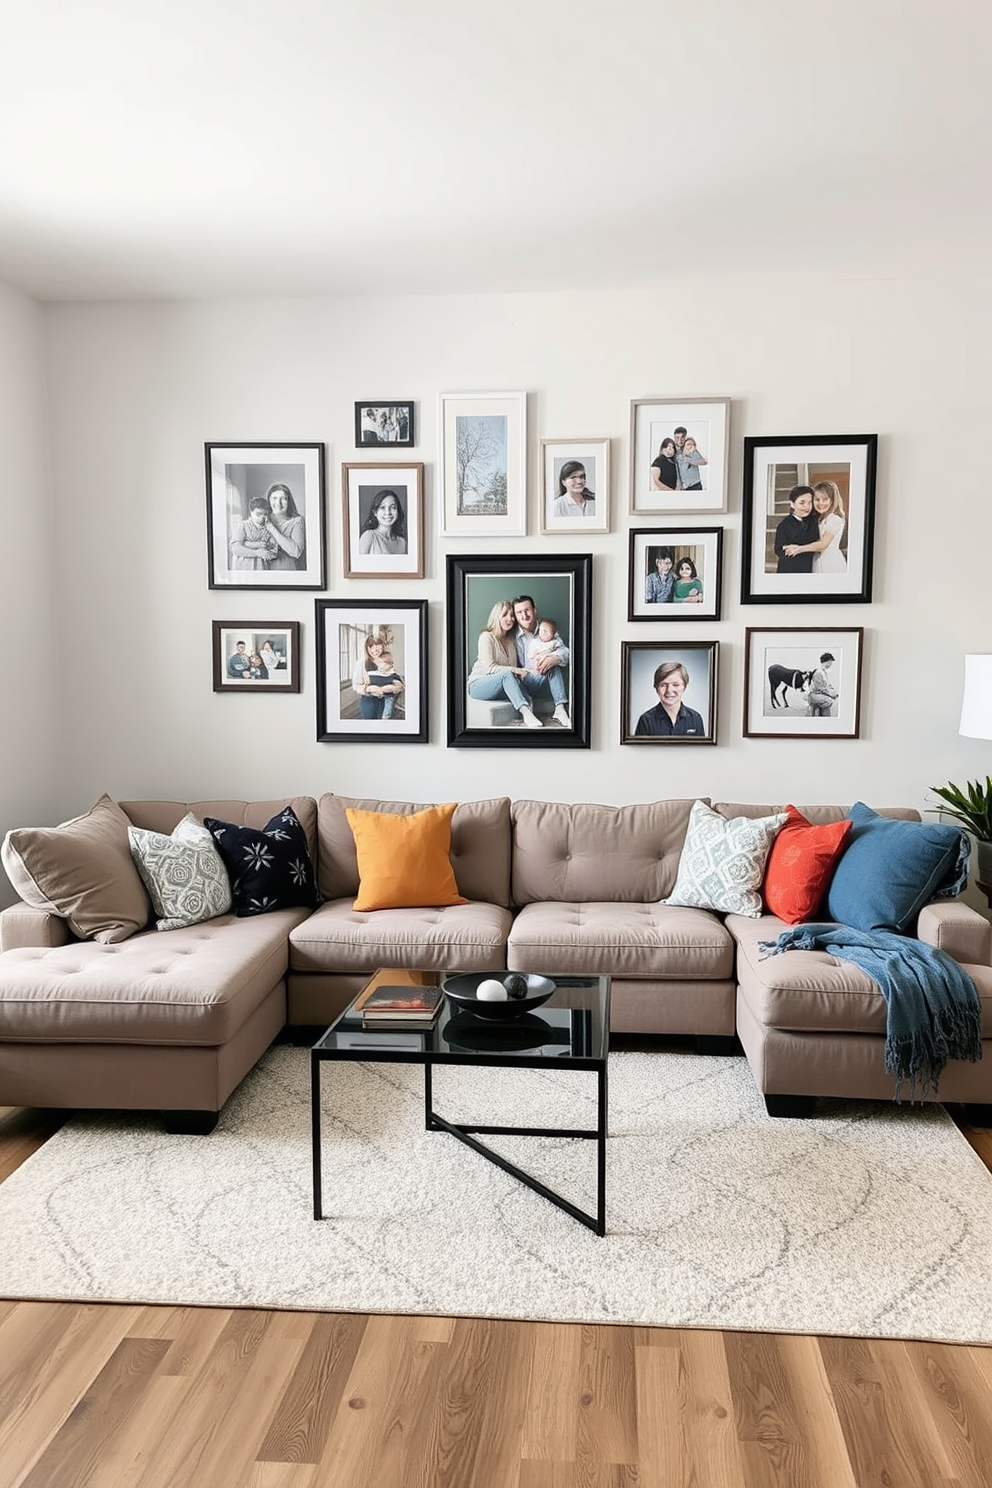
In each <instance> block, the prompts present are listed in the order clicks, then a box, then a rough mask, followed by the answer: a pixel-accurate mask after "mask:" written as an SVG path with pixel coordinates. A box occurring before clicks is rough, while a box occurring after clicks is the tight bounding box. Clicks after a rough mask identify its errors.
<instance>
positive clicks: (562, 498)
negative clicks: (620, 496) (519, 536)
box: [541, 439, 610, 534]
mask: <svg viewBox="0 0 992 1488" xmlns="http://www.w3.org/2000/svg"><path fill="white" fill-rule="evenodd" d="M609 530H610V441H609V440H608V439H542V440H541V531H542V532H546V533H548V534H551V533H555V532H563V533H572V532H575V533H582V532H584V533H587V534H589V533H597V532H609Z"/></svg>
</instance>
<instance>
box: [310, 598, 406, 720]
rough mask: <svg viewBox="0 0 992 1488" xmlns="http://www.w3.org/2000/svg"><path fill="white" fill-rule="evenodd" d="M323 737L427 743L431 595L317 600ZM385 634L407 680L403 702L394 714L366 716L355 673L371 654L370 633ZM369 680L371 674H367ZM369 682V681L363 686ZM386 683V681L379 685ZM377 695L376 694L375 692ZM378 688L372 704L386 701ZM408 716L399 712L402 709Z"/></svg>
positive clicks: (398, 671)
mask: <svg viewBox="0 0 992 1488" xmlns="http://www.w3.org/2000/svg"><path fill="white" fill-rule="evenodd" d="M314 615H315V619H316V622H317V742H318V743H319V744H343V743H352V744H387V743H388V744H426V743H427V742H428V713H427V600H426V599H368V600H354V601H352V600H347V599H316V600H314ZM374 635H379V636H382V637H383V638H384V639H385V641H386V644H387V646H388V647H389V651H390V653H391V654H392V657H393V663H392V668H393V671H394V672H395V675H396V676H397V677H398V678H400V679H401V681H402V694H401V695H402V703H401V704H400V709H399V712H398V713H397V714H396V715H395V716H393V717H384V716H381V713H380V716H376V717H369V716H363V713H362V705H363V699H362V698H361V697H359V695H358V694H357V693H356V692H355V690H354V678H355V675H356V673H357V671H358V668H359V667H360V666H361V663H362V660H363V656H364V655H366V654H367V652H365V650H364V649H363V648H364V642H365V640H366V639H367V638H369V637H371V636H374ZM366 680H367V679H366ZM364 686H365V684H364V683H363V690H364ZM378 686H379V687H380V688H382V687H383V686H387V690H388V685H386V684H378ZM370 696H371V695H370ZM384 696H385V693H384V692H383V691H381V690H380V691H378V692H377V693H376V694H375V695H374V696H373V697H372V705H375V704H376V703H381V702H382V700H383V697H384ZM400 712H401V713H402V716H399V713H400Z"/></svg>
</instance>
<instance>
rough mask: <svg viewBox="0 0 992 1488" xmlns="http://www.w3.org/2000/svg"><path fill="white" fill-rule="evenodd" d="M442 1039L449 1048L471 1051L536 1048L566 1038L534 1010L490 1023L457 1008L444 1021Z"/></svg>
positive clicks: (563, 1041)
mask: <svg viewBox="0 0 992 1488" xmlns="http://www.w3.org/2000/svg"><path fill="white" fill-rule="evenodd" d="M444 1041H445V1043H446V1044H450V1046H451V1048H452V1049H464V1050H465V1051H466V1053H471V1054H522V1053H524V1051H525V1050H527V1049H540V1048H541V1046H542V1045H543V1044H557V1043H560V1044H567V1043H568V1038H567V1037H564V1036H563V1035H562V1030H561V1029H560V1028H553V1027H552V1026H551V1024H550V1023H549V1022H548V1020H547V1018H541V1017H539V1016H538V1014H537V1013H524V1014H523V1015H522V1016H521V1017H519V1018H514V1019H512V1020H511V1021H510V1022H507V1023H493V1022H492V1020H491V1019H489V1020H487V1019H485V1018H476V1017H474V1016H473V1014H472V1013H466V1012H458V1013H456V1014H455V1016H454V1017H453V1018H449V1019H448V1021H447V1023H446V1024H445V1028H444Z"/></svg>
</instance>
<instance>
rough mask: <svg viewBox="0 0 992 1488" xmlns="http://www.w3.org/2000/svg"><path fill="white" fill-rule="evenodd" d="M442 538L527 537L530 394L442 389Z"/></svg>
mask: <svg viewBox="0 0 992 1488" xmlns="http://www.w3.org/2000/svg"><path fill="white" fill-rule="evenodd" d="M440 413H441V427H440V431H439V449H440V459H439V461H438V489H439V492H440V501H441V520H440V534H441V536H442V537H523V535H524V533H525V532H526V530H527V394H526V393H442V394H441V410H440Z"/></svg>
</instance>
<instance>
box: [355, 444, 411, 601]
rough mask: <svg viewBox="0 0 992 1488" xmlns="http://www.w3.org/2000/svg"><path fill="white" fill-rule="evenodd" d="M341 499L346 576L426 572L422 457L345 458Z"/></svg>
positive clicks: (389, 576) (407, 575)
mask: <svg viewBox="0 0 992 1488" xmlns="http://www.w3.org/2000/svg"><path fill="white" fill-rule="evenodd" d="M341 501H342V533H343V542H344V576H345V578H346V579H422V578H423V577H424V467H423V463H422V462H421V461H414V462H413V463H411V464H409V465H398V464H397V465H383V464H380V463H379V462H378V461H375V460H369V461H365V460H355V461H343V462H342V465H341ZM390 514H391V515H390Z"/></svg>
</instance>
